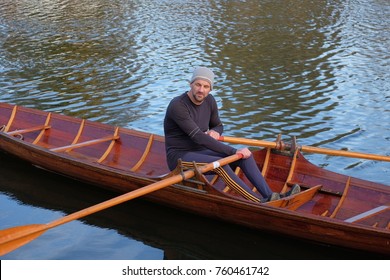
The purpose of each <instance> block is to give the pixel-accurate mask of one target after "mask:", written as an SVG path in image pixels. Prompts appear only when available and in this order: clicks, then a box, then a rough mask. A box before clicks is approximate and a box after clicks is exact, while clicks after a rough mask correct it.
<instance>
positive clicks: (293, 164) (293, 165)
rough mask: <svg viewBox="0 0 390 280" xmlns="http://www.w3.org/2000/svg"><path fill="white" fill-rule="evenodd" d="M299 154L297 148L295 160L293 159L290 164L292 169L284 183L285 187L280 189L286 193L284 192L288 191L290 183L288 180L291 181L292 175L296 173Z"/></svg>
mask: <svg viewBox="0 0 390 280" xmlns="http://www.w3.org/2000/svg"><path fill="white" fill-rule="evenodd" d="M297 155H298V149H296V150H295V152H294V155H293V160H292V162H291V165H290V171H289V173H288V176H287V179H286V182H285V183H284V186H283V189H282V190H281V191H280V192H281V193H284V192H286V191H287V186H288V185H287V184H288V182H290V180H291V178H292V176H293V175H294V171H295V164H296V162H297Z"/></svg>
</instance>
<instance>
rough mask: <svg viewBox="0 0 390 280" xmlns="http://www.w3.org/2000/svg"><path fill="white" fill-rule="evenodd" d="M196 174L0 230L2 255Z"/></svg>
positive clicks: (225, 161)
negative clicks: (56, 216)
mask: <svg viewBox="0 0 390 280" xmlns="http://www.w3.org/2000/svg"><path fill="white" fill-rule="evenodd" d="M241 158H242V155H241V154H235V155H232V156H229V157H226V158H222V159H220V160H218V161H215V162H212V163H209V164H206V165H204V166H200V167H199V172H200V173H206V172H208V171H211V170H213V169H215V168H218V167H220V166H223V165H226V164H229V163H231V162H234V161H236V160H239V159H241ZM193 176H195V171H194V170H188V171H185V172H183V173H182V174H179V175H174V176H171V177H168V178H166V179H163V180H161V181H158V182H155V183H152V184H150V185H147V186H145V187H142V188H139V189H136V190H134V191H131V192H129V193H126V194H123V195H120V196H118V197H115V198H112V199H110V200H107V201H104V202H102V203H99V204H96V205H93V206H91V207H88V208H85V209H83V210H80V211H78V212H75V213H73V214H70V215H67V216H64V217H62V218H59V219H57V220H55V221H52V222H50V223H47V224H34V225H25V226H18V227H13V228H8V229H3V230H0V256H2V255H4V254H7V253H9V252H11V251H13V250H15V249H16V248H19V247H20V246H23V245H25V244H27V243H29V242H31V241H32V240H34V239H35V238H37V237H39V236H40V235H41V234H43V233H44V232H45V231H46V230H48V229H51V228H53V227H56V226H59V225H62V224H65V223H68V222H71V221H74V220H77V219H80V218H83V217H85V216H88V215H90V214H93V213H96V212H98V211H101V210H104V209H107V208H109V207H112V206H115V205H118V204H120V203H123V202H126V201H129V200H131V199H134V198H137V197H140V196H143V195H146V194H149V193H151V192H154V191H157V190H160V189H162V188H165V187H168V186H170V185H173V184H177V183H179V182H181V181H183V180H187V179H189V178H191V177H193Z"/></svg>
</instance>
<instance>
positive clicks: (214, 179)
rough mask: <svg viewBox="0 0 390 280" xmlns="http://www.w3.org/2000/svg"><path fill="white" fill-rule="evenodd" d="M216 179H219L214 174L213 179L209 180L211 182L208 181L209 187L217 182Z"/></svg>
mask: <svg viewBox="0 0 390 280" xmlns="http://www.w3.org/2000/svg"><path fill="white" fill-rule="evenodd" d="M218 178H219V175H218V174H215V175H214V177H213V179H211V181H210V185H214V184H215V182H216V181H217V180H218Z"/></svg>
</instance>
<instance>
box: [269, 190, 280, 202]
mask: <svg viewBox="0 0 390 280" xmlns="http://www.w3.org/2000/svg"><path fill="white" fill-rule="evenodd" d="M278 199H280V195H279V194H278V193H277V192H274V193H272V195H271V197H270V198H269V201H274V200H278Z"/></svg>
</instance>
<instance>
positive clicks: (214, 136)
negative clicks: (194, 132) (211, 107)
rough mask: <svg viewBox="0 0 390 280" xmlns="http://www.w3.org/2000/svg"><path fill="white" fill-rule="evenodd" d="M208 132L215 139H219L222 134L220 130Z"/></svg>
mask: <svg viewBox="0 0 390 280" xmlns="http://www.w3.org/2000/svg"><path fill="white" fill-rule="evenodd" d="M206 134H208V135H210V136H211V137H213V138H214V139H215V140H219V137H220V136H221V135H220V134H219V133H218V132H216V131H215V130H208V131H207V132H206Z"/></svg>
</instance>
